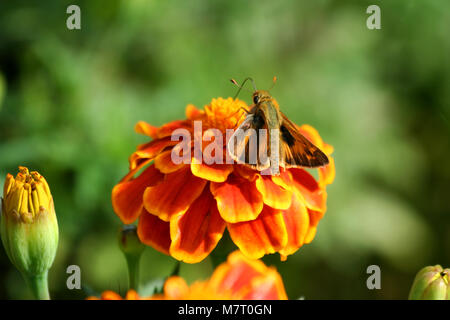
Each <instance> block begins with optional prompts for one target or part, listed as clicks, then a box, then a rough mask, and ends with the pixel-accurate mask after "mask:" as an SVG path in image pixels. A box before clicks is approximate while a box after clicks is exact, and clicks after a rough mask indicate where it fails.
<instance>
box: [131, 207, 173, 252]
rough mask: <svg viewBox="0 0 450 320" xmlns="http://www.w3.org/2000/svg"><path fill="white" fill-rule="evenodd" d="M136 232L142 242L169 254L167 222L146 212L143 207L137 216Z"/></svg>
mask: <svg viewBox="0 0 450 320" xmlns="http://www.w3.org/2000/svg"><path fill="white" fill-rule="evenodd" d="M137 232H138V236H139V239H140V240H141V242H142V243H144V244H146V245H149V246H152V247H153V248H155V249H156V250H158V251H160V252H162V253H165V254H169V248H170V226H169V222H165V221H162V220H161V219H159V218H158V217H156V216H154V215H152V214H150V213H148V212H147V211H146V210H145V208H143V209H142V213H141V216H140V218H139V223H138V230H137Z"/></svg>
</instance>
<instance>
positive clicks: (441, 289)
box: [409, 265, 450, 300]
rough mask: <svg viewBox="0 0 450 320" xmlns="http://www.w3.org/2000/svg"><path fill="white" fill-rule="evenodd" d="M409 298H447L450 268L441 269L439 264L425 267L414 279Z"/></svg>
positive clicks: (449, 297) (448, 297) (449, 289)
mask: <svg viewBox="0 0 450 320" xmlns="http://www.w3.org/2000/svg"><path fill="white" fill-rule="evenodd" d="M409 299H410V300H449V299H450V269H442V267H441V266H440V265H435V266H429V267H425V268H423V269H422V270H420V271H419V272H418V273H417V275H416V278H415V279H414V282H413V285H412V287H411V291H410V292H409Z"/></svg>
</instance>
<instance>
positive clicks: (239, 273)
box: [209, 250, 267, 295]
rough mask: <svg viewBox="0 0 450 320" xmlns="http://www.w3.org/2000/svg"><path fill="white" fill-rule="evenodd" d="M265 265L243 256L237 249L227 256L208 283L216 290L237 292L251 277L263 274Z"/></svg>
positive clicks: (234, 293) (246, 284)
mask: <svg viewBox="0 0 450 320" xmlns="http://www.w3.org/2000/svg"><path fill="white" fill-rule="evenodd" d="M266 269H267V267H266V266H265V265H264V263H262V262H261V261H259V260H252V259H249V258H247V257H245V256H244V255H243V254H242V253H241V252H240V251H239V250H236V251H234V252H233V253H231V254H230V255H229V256H228V259H227V261H226V262H224V263H222V264H220V265H219V266H218V267H217V268H216V269H215V270H214V273H213V274H212V276H211V278H210V279H209V285H210V286H211V287H212V288H214V289H215V290H216V291H221V292H229V293H231V294H233V295H236V294H238V293H239V292H241V291H242V290H243V288H245V287H246V286H248V284H249V283H250V282H251V280H252V279H254V278H255V277H259V276H262V275H264V273H265V271H266Z"/></svg>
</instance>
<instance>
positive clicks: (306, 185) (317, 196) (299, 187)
mask: <svg viewBox="0 0 450 320" xmlns="http://www.w3.org/2000/svg"><path fill="white" fill-rule="evenodd" d="M289 173H290V174H291V176H292V187H293V188H292V190H293V191H294V193H295V194H296V195H297V197H298V198H299V199H302V198H303V199H304V201H305V204H306V207H308V208H309V209H311V210H316V211H325V209H326V198H327V194H326V191H325V189H324V188H320V186H319V184H318V183H317V181H316V180H315V179H314V177H313V176H312V175H310V174H309V173H308V172H307V171H306V170H304V169H301V168H291V169H289Z"/></svg>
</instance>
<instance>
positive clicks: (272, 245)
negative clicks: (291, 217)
mask: <svg viewBox="0 0 450 320" xmlns="http://www.w3.org/2000/svg"><path fill="white" fill-rule="evenodd" d="M228 231H229V232H230V236H231V238H232V239H233V242H234V243H235V244H236V245H237V246H238V247H239V249H241V251H242V252H243V253H244V254H245V255H246V256H247V257H249V258H252V259H259V258H261V257H262V256H264V255H265V254H268V253H274V252H277V251H278V250H280V249H282V248H283V247H284V246H286V244H287V241H288V234H287V231H286V226H285V224H284V219H283V213H282V212H281V211H280V210H275V209H273V208H271V207H269V206H264V209H263V210H262V212H261V214H260V215H259V217H258V218H257V219H255V220H253V221H246V222H239V223H229V224H228Z"/></svg>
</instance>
